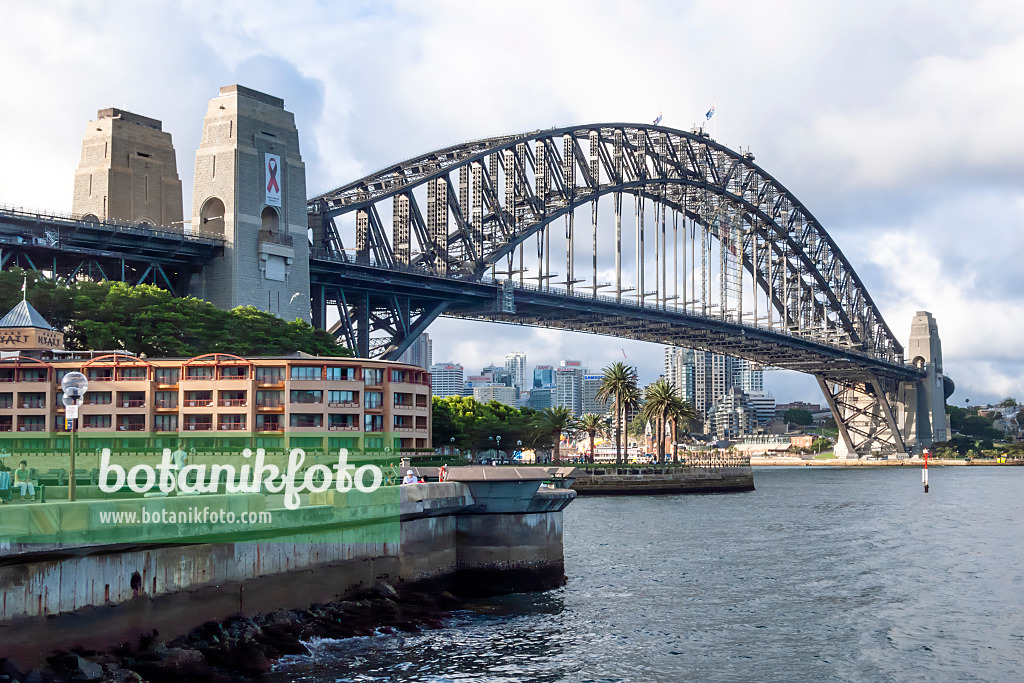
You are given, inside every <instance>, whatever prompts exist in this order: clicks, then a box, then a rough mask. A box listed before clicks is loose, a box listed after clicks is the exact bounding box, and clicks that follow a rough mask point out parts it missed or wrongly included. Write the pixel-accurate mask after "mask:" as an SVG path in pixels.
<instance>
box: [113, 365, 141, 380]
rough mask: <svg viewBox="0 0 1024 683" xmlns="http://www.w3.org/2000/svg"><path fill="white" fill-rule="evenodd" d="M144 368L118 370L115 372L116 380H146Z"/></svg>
mask: <svg viewBox="0 0 1024 683" xmlns="http://www.w3.org/2000/svg"><path fill="white" fill-rule="evenodd" d="M146 375H147V373H146V368H120V369H119V370H118V371H117V378H118V379H120V380H126V381H136V382H137V381H141V380H144V379H146Z"/></svg>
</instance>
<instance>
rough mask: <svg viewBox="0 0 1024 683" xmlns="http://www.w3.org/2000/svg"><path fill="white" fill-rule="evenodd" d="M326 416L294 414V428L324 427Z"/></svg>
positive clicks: (292, 422) (292, 423) (292, 419)
mask: <svg viewBox="0 0 1024 683" xmlns="http://www.w3.org/2000/svg"><path fill="white" fill-rule="evenodd" d="M323 419H324V416H323V415H320V414H319V413H292V416H291V426H292V427H320V426H322V425H323Z"/></svg>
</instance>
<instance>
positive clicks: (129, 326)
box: [0, 268, 352, 358]
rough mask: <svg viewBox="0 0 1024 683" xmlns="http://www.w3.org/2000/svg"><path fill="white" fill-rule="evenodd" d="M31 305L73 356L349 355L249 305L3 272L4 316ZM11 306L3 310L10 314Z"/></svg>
mask: <svg viewBox="0 0 1024 683" xmlns="http://www.w3.org/2000/svg"><path fill="white" fill-rule="evenodd" d="M23 281H25V282H27V288H26V298H27V299H28V301H29V302H30V303H31V304H32V305H33V306H35V308H36V309H38V311H39V312H40V314H42V316H43V317H44V318H46V319H47V321H48V322H49V323H50V324H51V325H52V326H53V327H54V329H56V330H59V331H62V332H63V333H64V343H65V346H66V347H67V348H68V349H72V350H110V351H127V352H130V353H135V354H139V355H141V354H146V355H147V356H149V357H185V358H188V357H191V356H199V355H202V354H205V353H217V352H219V353H234V354H238V355H251V356H277V355H287V354H291V353H295V352H296V351H304V352H306V353H310V354H314V355H320V356H351V355H352V352H351V351H350V350H349V349H347V348H345V347H344V346H341V345H340V344H338V343H337V341H336V340H335V339H334V337H333V336H332V335H331V334H330V333H328V332H326V331H324V330H317V329H314V328H313V327H312V326H311V325H310V324H309V323H307V322H305V321H303V320H295V321H292V322H288V321H285V320H281V319H280V318H277V317H275V316H273V315H271V314H270V313H267V312H265V311H261V310H259V309H257V308H253V307H251V306H240V307H239V308H236V309H234V310H231V311H222V310H220V309H218V308H216V307H215V306H214V305H213V304H211V303H209V302H206V301H202V300H200V299H196V298H192V297H186V298H177V297H174V296H173V295H172V294H171V293H170V292H168V291H166V290H163V289H160V288H159V287H155V286H153V285H136V286H132V285H128V284H125V283H123V282H88V281H82V282H79V281H77V280H71V281H67V280H60V279H58V280H47V279H45V278H42V277H41V276H40V275H39V273H37V272H33V271H24V270H21V269H20V268H12V269H11V270H8V271H2V272H0V309H3V311H4V312H6V311H8V310H10V309H11V308H13V307H14V305H15V304H17V302H18V301H19V300H20V299H21V283H22V282H23ZM5 307H6V308H5Z"/></svg>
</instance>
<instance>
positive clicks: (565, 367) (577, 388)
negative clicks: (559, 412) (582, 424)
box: [554, 360, 584, 417]
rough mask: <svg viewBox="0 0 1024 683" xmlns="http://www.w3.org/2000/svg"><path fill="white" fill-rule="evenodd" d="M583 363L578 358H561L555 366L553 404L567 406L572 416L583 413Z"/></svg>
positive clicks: (561, 406)
mask: <svg viewBox="0 0 1024 683" xmlns="http://www.w3.org/2000/svg"><path fill="white" fill-rule="evenodd" d="M583 374H584V369H583V364H582V363H581V362H580V361H578V360H563V361H562V362H561V363H560V364H559V366H558V367H557V368H555V398H554V405H555V406H556V407H560V408H568V409H569V411H570V412H571V413H572V414H573V417H579V416H580V415H582V414H583Z"/></svg>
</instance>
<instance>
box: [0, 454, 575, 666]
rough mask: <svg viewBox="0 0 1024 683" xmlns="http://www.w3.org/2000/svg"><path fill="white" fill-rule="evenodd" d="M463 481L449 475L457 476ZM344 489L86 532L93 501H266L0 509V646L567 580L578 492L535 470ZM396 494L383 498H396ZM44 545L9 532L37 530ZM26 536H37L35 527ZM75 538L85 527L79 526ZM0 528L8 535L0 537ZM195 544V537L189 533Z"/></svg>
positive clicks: (72, 642)
mask: <svg viewBox="0 0 1024 683" xmlns="http://www.w3.org/2000/svg"><path fill="white" fill-rule="evenodd" d="M460 469H464V470H465V471H464V472H462V473H461V475H462V476H463V477H465V478H467V479H469V481H458V479H459V478H460V473H459V472H458V470H460ZM471 469H473V468H454V469H453V474H452V477H451V478H452V481H447V482H442V483H429V484H415V485H409V486H401V487H390V490H389V491H385V489H381V490H379V491H378V492H376V493H375V494H372V495H371V494H364V495H363V496H362V497H361V498H359V497H356V499H353V493H349V494H344V493H337V492H335V491H327V492H324V493H320V494H311V496H310V501H309V504H307V505H304V506H302V507H300V508H299V509H296V510H287V509H284V508H279V509H272V510H270V512H272V513H273V523H272V524H270V525H264V526H257V527H255V528H253V527H248V528H246V529H241V528H238V529H233V530H230V532H225V531H224V530H219V529H215V528H212V527H211V528H205V527H196V526H194V525H193V526H191V527H189V531H190V534H189V535H188V536H184V535H183V536H181V537H178V538H175V537H173V536H171V535H170V534H171V533H172V532H173V527H166V526H160V525H155V526H153V527H151V528H147V529H145V530H144V531H142V532H140V533H141V535H137V534H136V535H133V536H132V537H131V538H124V539H122V540H121V542H118V539H104V540H105V542H102V543H99V542H95V539H96V537H95V535H92V536H89V535H87V534H85V532H87V531H96V528H95V527H96V526H97V525H98V524H99V522H98V519H99V517H98V515H99V512H100V511H101V510H106V509H107V508H109V509H120V510H122V511H124V510H130V509H132V508H138V509H142V508H143V507H145V508H146V509H148V510H149V514H151V515H152V514H154V513H159V512H160V511H161V510H169V511H170V510H181V509H184V506H193V507H209V508H214V509H221V508H223V509H233V510H235V511H237V512H241V511H249V512H258V511H261V510H263V511H266V506H267V500H268V499H267V498H266V497H265V496H262V495H259V494H233V495H232V494H220V495H202V496H192V497H188V498H184V497H171V498H155V499H132V500H119V501H95V502H92V501H90V502H76V503H67V502H64V503H46V504H36V505H19V506H5V507H3V508H0V595H2V600H0V657H4V656H8V657H11V658H12V660H13V661H14V662H15V663H17V664H19V665H21V666H23V667H30V666H33V665H35V664H36V663H38V662H40V661H41V660H42V659H43V658H44V657H45V656H46V655H47V654H48V653H50V652H52V651H53V650H55V649H62V648H63V649H66V648H70V647H75V646H81V647H84V648H88V649H105V648H109V647H112V646H115V645H118V644H120V643H124V642H134V641H136V640H137V639H138V638H139V637H140V636H143V635H146V634H150V633H152V632H153V631H154V630H157V631H159V633H160V637H161V638H163V639H170V638H174V637H175V636H177V635H181V634H184V633H186V632H188V631H189V630H190V629H192V628H194V627H196V626H198V625H200V624H202V623H204V622H207V621H210V620H223V619H227V618H230V617H233V616H253V615H256V614H259V613H266V612H270V611H273V610H276V609H282V608H289V609H292V608H294V609H301V608H306V607H308V606H310V605H313V604H316V603H323V602H329V601H332V600H339V599H344V598H345V597H347V596H349V595H352V594H353V593H355V592H358V591H360V590H364V589H366V588H368V587H370V586H372V585H373V583H374V582H376V581H377V580H385V581H388V582H391V583H395V584H410V583H427V584H430V585H433V586H436V587H438V588H439V589H441V588H443V589H450V590H453V591H456V592H461V593H464V594H472V593H495V592H513V591H529V590H544V589H548V588H553V587H557V586H560V585H562V584H563V583H564V581H565V572H564V561H563V554H562V510H563V509H564V508H565V506H566V505H568V504H569V503H570V502H571V501H572V500H573V498H574V497H575V495H576V494H575V493H573V492H572V491H568V490H564V489H548V488H542V487H541V483H542V481H543V480H544V479H545V478H546V477H547V474H546V472H544V471H543V470H539V469H538V470H535V471H534V470H531V469H530V468H524V469H522V470H516V471H514V472H513V471H510V472H507V473H505V477H504V478H503V480H495V479H494V478H493V475H492V479H491V480H489V481H486V482H485V481H473V479H474V476H473V474H472V472H471V471H470V470H471ZM391 502H393V503H394V505H392V504H391ZM44 532H45V534H48V536H47V537H48V538H49V539H52V542H49V543H38V542H37V543H19V542H18V541H17V539H18V538H22V539H24V538H41V537H42V536H40V535H39V534H43V533H44ZM32 534H36V536H32ZM83 534H85V535H83ZM4 539H7V540H4ZM198 541H202V542H198Z"/></svg>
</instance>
